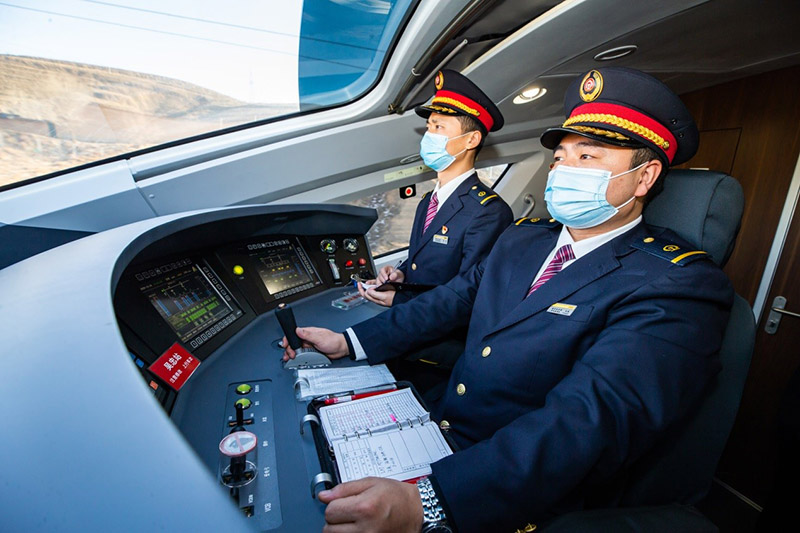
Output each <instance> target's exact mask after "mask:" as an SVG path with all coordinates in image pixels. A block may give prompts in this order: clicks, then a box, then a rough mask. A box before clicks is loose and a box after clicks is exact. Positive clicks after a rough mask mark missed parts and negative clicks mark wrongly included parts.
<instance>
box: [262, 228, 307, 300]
mask: <svg viewBox="0 0 800 533" xmlns="http://www.w3.org/2000/svg"><path fill="white" fill-rule="evenodd" d="M247 253H248V255H249V256H250V259H251V261H253V263H254V264H255V267H256V270H257V271H258V275H259V277H260V278H261V281H262V282H263V283H264V286H265V287H266V288H267V292H269V294H270V295H271V296H273V297H274V298H275V299H278V298H283V297H285V296H289V295H290V294H296V293H298V292H302V291H305V290H308V289H310V288H312V287H315V286H316V285H319V284H321V283H322V282H321V281H320V279H319V276H318V275H317V272H316V271H315V270H314V267H313V266H312V265H311V262H310V261H309V260H308V257H307V256H306V254H305V252H304V251H303V249H302V248H301V247H300V246H298V245H295V244H293V243H292V242H291V241H290V240H288V239H281V240H276V241H267V242H260V243H254V244H248V245H247Z"/></svg>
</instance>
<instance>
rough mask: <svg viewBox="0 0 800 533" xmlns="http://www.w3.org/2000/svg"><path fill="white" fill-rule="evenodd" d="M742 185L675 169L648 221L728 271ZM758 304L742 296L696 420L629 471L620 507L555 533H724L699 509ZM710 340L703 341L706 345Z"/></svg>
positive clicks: (577, 516)
mask: <svg viewBox="0 0 800 533" xmlns="http://www.w3.org/2000/svg"><path fill="white" fill-rule="evenodd" d="M743 208H744V195H743V193H742V188H741V186H740V185H739V183H738V182H737V181H736V180H735V179H733V178H732V177H730V176H728V175H726V174H721V173H718V172H708V171H696V170H671V171H670V172H669V175H668V176H667V179H666V180H665V183H664V191H663V192H662V193H661V194H659V195H658V196H657V197H656V198H655V199H654V200H653V201H652V202H651V203H650V205H648V206H647V208H646V209H645V212H644V219H645V221H646V222H647V223H648V224H650V225H651V226H660V227H667V228H669V229H671V230H672V231H674V232H676V233H677V234H678V235H680V236H681V237H683V238H684V239H686V240H687V241H688V242H690V243H692V244H694V245H695V246H696V247H697V248H698V249H702V250H705V251H707V252H708V253H709V254H710V255H711V256H712V258H713V260H714V261H715V262H716V263H717V264H719V265H720V266H724V264H725V262H726V261H727V260H728V258H729V257H730V254H731V252H732V251H733V246H734V243H735V240H736V235H737V233H738V231H739V226H740V223H741V217H742V210H743ZM755 328H756V324H755V319H754V317H753V313H752V310H751V308H750V305H749V304H748V303H747V301H746V300H744V298H742V297H741V296H739V295H736V297H735V301H734V304H733V309H732V310H731V318H730V321H729V322H728V326H727V329H726V331H725V336H724V338H723V343H722V348H721V350H720V359H721V362H722V371H721V372H720V373H719V374H718V375H717V377H716V379H715V381H714V382H713V383H712V384H711V386H710V387H709V390H708V391H707V394H706V396H705V397H704V399H703V400H702V402H701V404H700V405H699V406H698V408H697V409H696V410H695V411H694V412H693V413H692V414H691V416H690V417H689V418H688V419H686V420H684V421H683V422H682V423H681V424H680V425H679V427H676V428H673V429H672V431H671V432H670V434H669V436H668V437H667V438H666V439H665V440H664V441H663V442H661V443H660V444H659V445H658V446H656V448H654V449H653V450H651V451H650V452H649V453H648V454H646V455H645V456H644V457H642V458H641V459H640V460H639V461H637V462H636V464H634V465H633V466H632V468H631V469H630V470H629V471H628V472H627V473H626V474H627V475H626V476H625V481H624V489H622V493H621V497H620V498H619V499H618V501H617V502H616V504H617V505H618V506H617V507H613V508H605V509H603V508H601V509H592V510H586V511H580V512H575V513H569V514H565V515H563V516H560V517H558V518H557V519H555V520H553V521H551V522H549V523H547V524H541V529H542V530H543V531H547V532H551V531H553V532H557V531H565V532H566V531H570V532H593V531H597V532H600V531H603V532H607V531H614V532H618V531H620V532H621V531H648V532H659V531H670V532H674V531H717V528H716V526H715V525H714V524H713V523H712V522H711V521H709V520H708V519H707V518H705V517H704V516H703V515H702V514H701V513H700V512H699V511H697V510H696V509H695V508H694V507H692V504H695V503H697V502H698V501H700V500H701V499H702V498H703V497H705V495H706V494H707V493H708V491H709V489H710V488H711V483H712V480H713V476H714V472H715V471H716V468H717V463H718V462H719V459H720V456H721V455H722V452H723V450H724V448H725V443H726V442H727V440H728V436H729V434H730V431H731V428H732V427H733V422H734V420H735V418H736V412H737V411H738V409H739V402H740V400H741V396H742V390H743V389H744V383H745V379H746V377H747V371H748V369H749V366H750V359H751V356H752V353H753V346H754V342H755ZM698 341H702V339H698Z"/></svg>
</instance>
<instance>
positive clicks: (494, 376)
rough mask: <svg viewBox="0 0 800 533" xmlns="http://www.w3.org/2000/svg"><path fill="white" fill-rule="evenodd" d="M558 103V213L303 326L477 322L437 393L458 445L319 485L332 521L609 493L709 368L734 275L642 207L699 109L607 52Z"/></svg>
mask: <svg viewBox="0 0 800 533" xmlns="http://www.w3.org/2000/svg"><path fill="white" fill-rule="evenodd" d="M565 112H566V115H567V119H566V121H565V122H564V123H563V125H562V126H561V127H557V128H552V129H550V130H548V131H546V132H545V133H544V135H543V136H542V144H543V145H544V146H545V147H548V148H551V149H553V156H554V157H553V163H552V169H551V171H550V174H549V176H548V181H547V188H546V192H545V200H546V201H547V206H548V210H549V211H550V213H551V215H552V217H553V218H552V219H546V220H538V219H520V220H519V221H517V222H516V223H515V224H513V225H512V226H511V227H509V228H508V229H507V230H506V231H505V232H504V233H503V235H502V236H501V237H500V239H499V240H498V242H497V244H496V245H495V246H494V248H493V249H492V252H491V253H490V254H489V256H488V257H487V258H486V259H485V260H484V261H482V262H481V263H479V264H478V265H476V266H475V267H474V268H472V269H471V270H470V271H469V272H467V273H466V274H465V275H462V276H459V277H457V278H455V279H453V280H452V281H451V282H449V283H447V284H446V285H444V286H441V287H438V288H436V289H434V290H432V291H430V292H428V293H425V294H423V295H421V296H419V297H417V298H415V299H414V300H413V301H411V302H409V303H407V304H404V305H402V306H399V307H397V308H393V309H391V310H389V311H387V312H385V313H382V314H381V315H378V316H377V317H375V318H372V319H370V320H368V321H366V322H363V323H361V324H357V325H356V326H354V327H353V328H352V334H351V333H348V334H347V335H345V334H339V333H334V332H331V331H329V330H324V329H319V328H311V327H305V328H298V334H299V336H300V337H301V338H302V339H304V341H305V342H306V343H307V344H309V345H313V346H315V347H316V348H317V349H318V350H320V351H322V352H324V353H327V354H329V355H330V356H331V357H333V358H339V357H344V356H347V355H351V356H352V357H355V358H356V359H363V358H366V359H367V360H368V361H369V362H370V363H371V364H375V363H381V362H383V361H386V360H387V359H389V358H392V357H397V356H399V355H401V354H402V353H403V352H404V351H406V350H411V349H413V348H414V347H415V346H417V345H418V344H419V343H424V342H429V341H430V340H432V339H434V338H436V335H437V334H438V333H439V329H440V328H439V324H440V323H442V322H444V323H452V324H469V329H468V336H467V343H466V348H465V351H464V353H463V354H462V355H461V357H460V358H459V360H458V362H457V364H456V366H455V368H454V370H453V374H452V376H451V379H450V382H449V383H448V385H447V390H446V392H445V395H444V396H443V398H442V399H441V400H440V401H439V402H437V403H436V404H435V405H431V406H430V407H431V411H432V414H433V418H434V419H435V420H437V421H439V424H440V427H441V428H442V429H444V430H446V431H447V432H448V434H449V435H450V436H451V437H452V438H453V440H454V441H455V443H456V444H457V446H458V450H457V451H456V452H455V453H453V454H452V455H450V456H448V457H446V458H444V459H442V460H439V461H437V462H435V463H434V464H433V465H431V466H432V470H433V473H432V475H431V476H429V477H428V478H426V479H424V480H421V481H419V482H418V483H417V486H414V485H413V484H408V483H400V482H396V481H392V480H386V479H377V478H366V479H362V480H358V481H354V482H350V483H344V484H341V485H338V486H336V487H334V488H333V489H332V490H329V491H324V492H322V493H320V495H319V497H320V499H321V500H322V501H324V502H326V503H328V507H327V509H326V513H325V517H326V521H327V522H328V524H329V525H328V527H326V531H331V532H335V531H362V530H363V531H367V530H368V531H420V530H421V528H422V530H423V531H434V530H436V531H448V530H458V531H462V532H464V531H514V530H518V529H521V530H525V528H526V526H528V524H533V523H536V522H537V521H540V520H546V519H548V518H549V517H552V516H554V515H557V514H560V513H565V512H568V511H572V510H578V509H581V508H584V507H585V506H586V502H587V501H590V500H591V499H592V497H593V496H596V495H597V494H598V493H601V494H603V496H604V500H606V501H613V491H614V488H613V487H614V486H616V485H614V484H611V483H610V482H609V481H610V480H611V479H612V477H616V478H617V479H619V477H620V473H621V472H623V471H624V470H625V469H626V467H628V466H629V465H630V464H631V463H633V462H634V461H635V460H636V459H637V458H639V457H641V456H642V454H643V453H644V452H645V451H647V450H648V449H649V448H651V447H652V446H653V445H654V443H656V442H658V441H659V439H661V438H663V437H664V436H665V435H666V433H667V432H668V431H669V429H670V428H671V427H672V425H673V424H674V423H675V422H676V421H678V420H680V419H681V417H683V416H685V415H686V414H687V413H688V412H689V411H690V410H692V409H693V407H694V406H695V404H696V402H697V401H698V400H699V399H700V398H701V395H702V393H703V391H704V389H705V387H706V385H707V384H708V383H709V381H710V380H711V378H712V377H713V376H714V375H715V374H716V373H717V372H718V371H719V359H718V351H719V349H720V343H721V339H722V335H723V333H724V329H725V325H726V323H727V321H728V316H729V311H730V307H731V305H732V301H733V290H732V288H731V285H730V282H729V281H728V279H727V277H726V276H725V275H724V274H723V273H722V271H721V270H720V269H719V268H718V267H717V266H716V265H715V264H714V263H713V262H712V261H710V260H708V256H707V255H706V254H705V252H702V251H699V250H694V249H692V248H691V247H690V246H689V245H688V244H686V243H685V242H683V241H682V240H681V239H680V238H679V237H678V236H677V235H675V234H674V233H672V232H670V231H669V230H663V229H657V228H652V227H648V226H647V225H646V224H644V223H643V222H642V210H643V208H644V206H645V203H646V201H647V198H648V195H649V194H652V191H654V190H656V188H657V187H658V186H659V181H660V180H663V179H664V176H663V175H664V174H665V173H666V169H667V167H668V166H669V165H670V164H678V163H681V162H684V161H686V160H688V159H689V158H690V157H691V156H692V155H693V154H694V153H695V152H696V150H697V139H698V133H697V128H696V126H695V124H694V121H693V120H692V117H691V115H690V114H689V112H688V110H687V109H686V108H685V106H684V105H683V103H682V102H681V101H680V99H679V98H678V97H677V96H676V95H675V94H674V93H673V92H672V91H671V90H670V89H669V88H667V87H666V86H665V85H664V84H662V83H661V82H660V81H658V80H656V79H654V78H652V77H650V76H648V75H646V74H644V73H642V72H639V71H635V70H631V69H625V68H613V67H612V68H600V69H597V70H592V71H590V72H588V73H587V74H585V75H583V76H581V77H579V78H578V79H576V80H575V82H573V84H572V85H571V86H570V88H569V89H568V92H567V95H566V98H565ZM675 209H676V210H678V211H679V210H680V206H679V205H676V206H675ZM429 316H436V317H437V321H436V322H434V321H431V320H429V319H428V317H429ZM293 355H294V353H293V352H292V350H291V349H289V350H287V352H286V354H285V357H287V358H288V357H292V356H293ZM437 528H438V529H437ZM530 529H531V527H528V530H530Z"/></svg>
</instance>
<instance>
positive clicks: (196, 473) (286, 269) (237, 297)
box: [0, 205, 383, 532]
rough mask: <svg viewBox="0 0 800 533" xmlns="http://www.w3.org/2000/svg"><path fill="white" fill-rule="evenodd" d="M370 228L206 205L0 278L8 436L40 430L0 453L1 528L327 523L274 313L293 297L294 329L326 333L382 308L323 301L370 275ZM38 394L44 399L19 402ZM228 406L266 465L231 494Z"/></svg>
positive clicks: (305, 215)
mask: <svg viewBox="0 0 800 533" xmlns="http://www.w3.org/2000/svg"><path fill="white" fill-rule="evenodd" d="M376 218H377V216H376V213H375V211H374V210H372V209H364V208H357V207H352V206H333V205H294V206H243V207H234V208H224V209H210V210H205V211H198V212H194V213H187V214H180V215H169V216H165V217H160V218H157V219H152V220H146V221H141V222H137V223H134V224H131V225H128V226H123V227H120V228H115V229H113V230H109V231H106V232H102V233H98V234H96V235H91V236H88V237H85V238H83V239H79V240H76V241H74V242H71V243H68V244H65V245H63V246H61V247H58V248H54V249H52V250H49V251H47V252H44V253H42V254H39V255H37V256H35V257H31V258H29V259H27V260H24V261H22V262H20V263H18V264H15V265H12V266H10V267H8V268H6V269H3V270H0V292H2V294H4V301H5V302H14V305H13V306H12V305H2V304H0V335H2V338H3V339H4V357H2V358H0V372H2V374H3V375H4V376H7V377H8V379H7V380H6V385H5V386H4V387H3V388H2V389H0V414H2V416H3V419H4V420H5V421H6V422H7V423H8V424H9V427H20V428H21V427H26V425H27V424H29V421H30V420H35V421H36V427H37V430H41V432H42V433H41V435H43V436H44V438H36V439H28V438H25V439H22V438H12V439H7V441H6V444H5V446H4V453H3V454H0V468H2V470H3V472H4V478H5V479H7V480H9V483H7V484H6V488H9V487H12V486H13V491H8V490H4V489H0V499H2V500H3V501H4V502H5V503H7V508H8V512H7V513H6V514H5V516H4V520H5V522H4V523H6V525H7V526H8V527H9V528H11V529H12V530H30V529H34V530H35V529H48V530H53V531H57V530H64V531H74V530H75V529H91V530H94V529H98V530H99V529H109V528H111V529H115V528H118V527H124V528H126V529H135V530H148V529H152V528H153V527H157V528H164V527H168V526H167V525H168V524H175V523H176V520H179V521H180V522H179V523H180V524H181V527H182V528H185V529H191V530H208V529H211V528H225V530H231V531H251V530H258V531H275V532H290V531H313V530H317V531H318V530H320V529H321V528H322V525H323V524H324V505H322V504H321V503H320V502H319V501H318V500H316V499H315V498H314V497H313V495H312V493H313V489H312V488H311V485H310V484H311V483H312V481H313V480H314V479H315V476H316V475H317V474H318V473H319V468H320V466H319V460H318V457H317V453H316V447H315V445H314V442H313V438H312V437H311V435H310V432H305V434H302V433H300V432H299V431H298V429H299V421H300V420H301V419H302V418H303V415H304V414H305V405H304V404H303V403H302V402H298V401H297V400H296V399H295V394H294V388H293V383H294V375H293V372H291V371H289V370H285V369H284V368H283V365H282V362H281V355H282V350H281V349H280V347H278V346H277V341H278V340H279V339H280V338H281V337H282V330H281V328H280V325H279V323H278V320H277V318H276V316H275V312H274V310H275V308H276V307H277V306H278V304H280V303H287V304H290V305H291V306H292V307H293V309H294V312H295V315H296V316H297V321H298V324H300V325H304V324H308V325H318V326H322V327H328V328H330V329H333V330H336V331H342V330H343V329H345V328H347V327H349V326H351V325H353V324H355V323H357V322H360V321H362V320H365V319H368V318H370V317H371V316H374V315H375V314H377V313H379V312H381V311H382V310H383V308H379V307H378V306H376V305H374V304H371V303H364V304H363V305H359V306H356V307H353V308H350V309H341V308H339V307H335V306H333V305H332V302H334V301H336V300H338V299H341V298H342V297H343V295H346V294H349V293H352V292H353V288H352V286H351V285H349V278H350V275H351V274H360V275H370V274H371V272H369V271H370V270H372V269H373V268H374V264H373V263H372V261H371V258H370V252H369V246H368V243H367V242H366V240H365V238H364V235H365V234H366V232H367V231H368V229H369V228H370V226H371V225H372V223H373V222H374V221H375V219H376ZM12 325H13V327H12ZM176 347H178V348H176ZM167 356H169V360H168V361H166V362H164V366H166V365H170V366H178V365H180V364H182V363H185V362H187V361H188V360H192V367H191V372H187V373H186V374H185V375H184V376H183V378H182V380H181V383H180V385H175V386H174V387H173V386H171V385H170V384H169V383H168V382H167V381H165V380H164V379H162V378H161V377H159V376H160V375H162V374H159V373H156V372H155V370H157V367H154V365H155V363H156V362H159V364H161V361H162V359H163V358H164V357H167ZM348 364H355V363H354V362H350V361H341V360H339V361H335V362H334V365H345V366H346V365H348ZM151 368H154V370H153V371H151ZM32 384H35V386H36V391H37V396H36V401H35V402H21V400H22V399H24V398H26V397H28V396H29V393H30V387H31V385H32ZM23 404H24V408H21V407H22V405H23ZM237 405H240V407H239V408H236V406H237ZM237 411H242V412H243V420H242V423H241V425H242V426H244V428H245V429H246V431H248V432H250V433H252V434H253V435H255V437H254V438H255V439H257V443H258V458H257V461H256V463H257V467H258V469H257V470H255V471H254V472H257V475H255V476H254V478H253V481H252V482H251V483H249V484H248V485H246V486H243V487H241V488H237V490H235V491H234V490H233V489H230V490H229V488H228V487H226V486H224V485H223V483H222V482H221V480H223V481H224V479H226V478H225V475H224V474H223V473H222V472H223V467H225V466H226V465H225V464H224V461H223V460H222V459H221V449H220V445H221V443H222V441H223V440H224V439H225V438H226V437H227V436H228V435H229V434H230V432H231V431H232V430H233V429H237V426H239V420H238V418H237ZM254 442H255V441H254ZM98 443H101V444H102V445H99V446H98V445H97V444H98ZM227 466H231V467H232V466H233V465H232V461H231V464H229V465H227ZM42 479H46V480H47V490H46V493H47V495H48V496H49V497H48V498H47V499H46V501H45V500H43V499H42V490H41V489H42V485H41V481H40V480H42ZM177 502H182V503H181V504H178V503H177ZM173 503H174V504H175V505H173Z"/></svg>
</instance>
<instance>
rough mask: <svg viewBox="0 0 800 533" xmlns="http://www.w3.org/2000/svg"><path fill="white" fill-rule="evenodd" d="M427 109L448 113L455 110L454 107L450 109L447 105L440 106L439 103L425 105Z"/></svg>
mask: <svg viewBox="0 0 800 533" xmlns="http://www.w3.org/2000/svg"><path fill="white" fill-rule="evenodd" d="M427 108H428V109H433V110H434V111H437V112H439V113H450V114H451V115H452V114H453V113H455V112H456V111H455V110H454V109H450V108H449V107H442V106H440V105H429V106H427Z"/></svg>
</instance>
